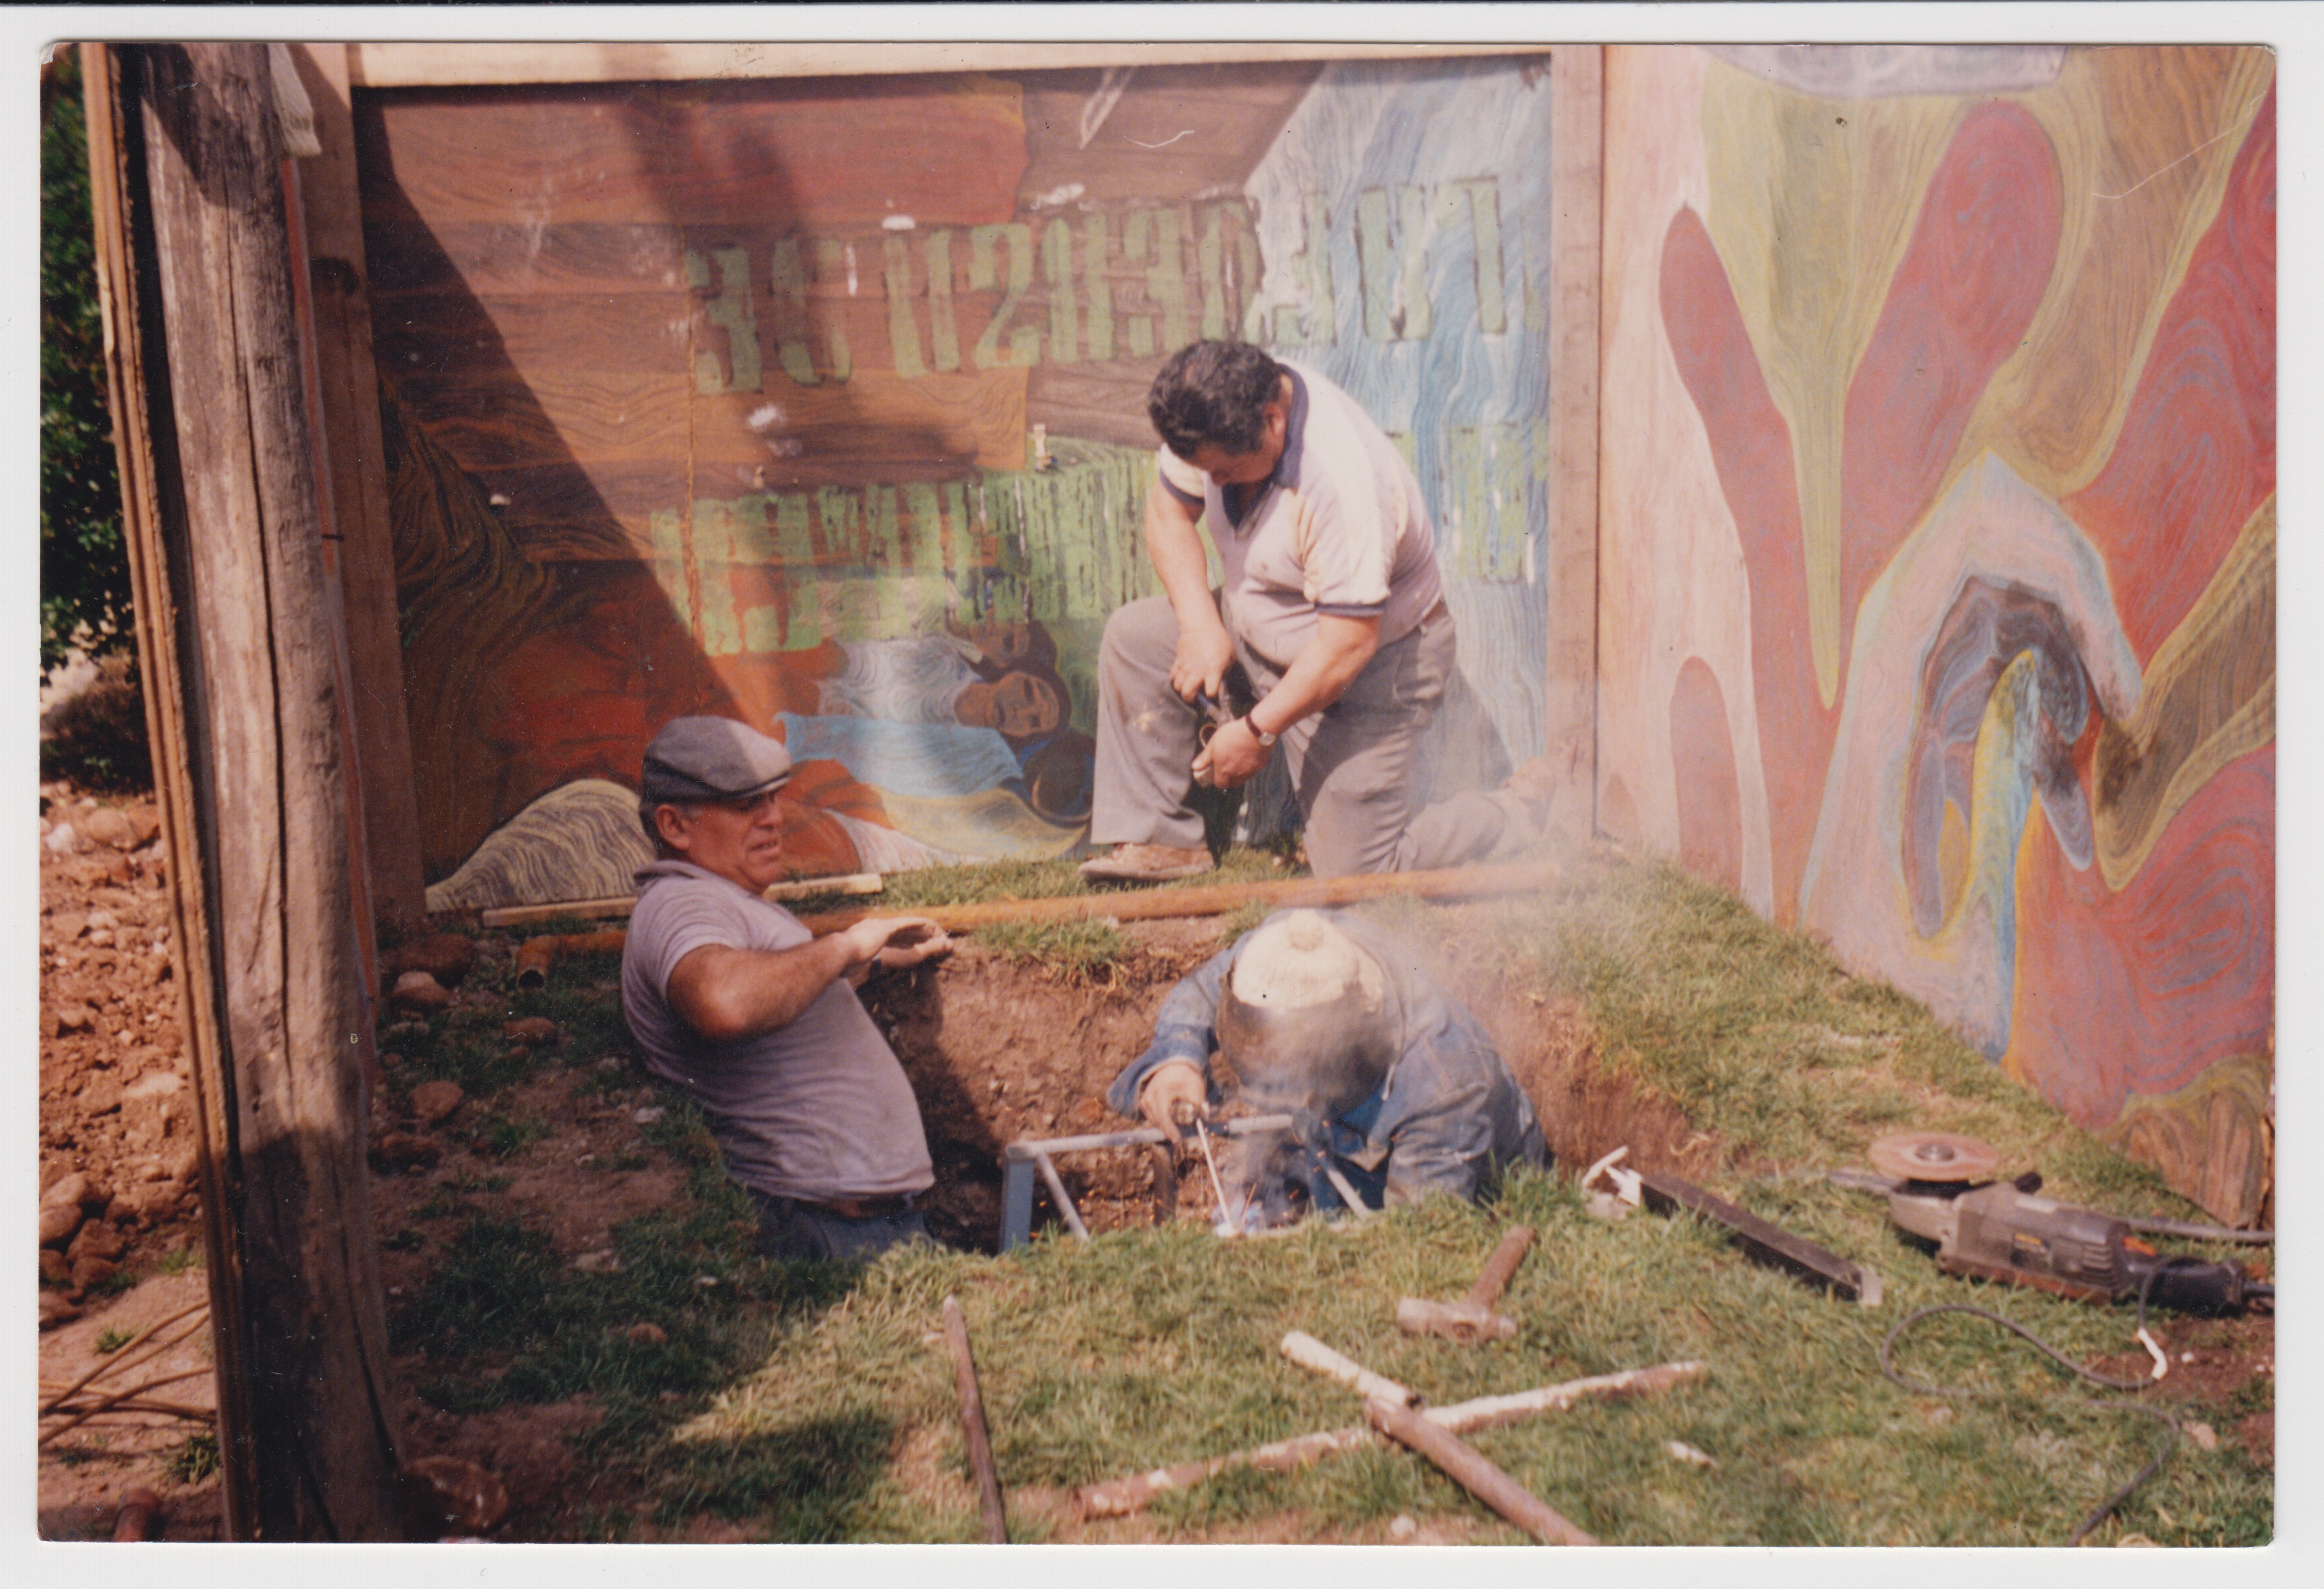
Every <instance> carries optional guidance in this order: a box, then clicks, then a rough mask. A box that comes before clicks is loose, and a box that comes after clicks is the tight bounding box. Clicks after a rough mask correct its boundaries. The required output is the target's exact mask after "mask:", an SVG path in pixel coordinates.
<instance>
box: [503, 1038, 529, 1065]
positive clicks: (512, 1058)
mask: <svg viewBox="0 0 2324 1589" xmlns="http://www.w3.org/2000/svg"><path fill="white" fill-rule="evenodd" d="M501 1058H502V1059H503V1061H505V1062H506V1063H508V1064H510V1065H522V1064H523V1063H524V1062H525V1061H526V1060H528V1059H530V1058H532V1050H531V1049H528V1048H526V1047H525V1046H524V1045H523V1044H522V1043H519V1044H518V1045H517V1046H516V1047H515V1048H513V1049H510V1050H509V1051H508V1052H507V1053H505V1054H503V1055H502V1056H501Z"/></svg>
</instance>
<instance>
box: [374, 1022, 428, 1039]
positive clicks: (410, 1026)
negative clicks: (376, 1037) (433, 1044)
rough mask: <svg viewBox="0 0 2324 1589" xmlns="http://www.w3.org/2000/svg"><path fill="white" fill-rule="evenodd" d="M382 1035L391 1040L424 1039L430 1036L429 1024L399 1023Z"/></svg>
mask: <svg viewBox="0 0 2324 1589" xmlns="http://www.w3.org/2000/svg"><path fill="white" fill-rule="evenodd" d="M380 1035H381V1036H383V1037H391V1038H424V1037H426V1036H427V1035H428V1023H427V1022H426V1021H397V1022H396V1023H395V1024H394V1025H392V1026H391V1027H389V1028H388V1029H387V1030H385V1031H384V1032H383V1033H381V1034H380Z"/></svg>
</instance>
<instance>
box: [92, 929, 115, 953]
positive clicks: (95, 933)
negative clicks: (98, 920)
mask: <svg viewBox="0 0 2324 1589" xmlns="http://www.w3.org/2000/svg"><path fill="white" fill-rule="evenodd" d="M88 947H90V948H92V949H109V948H111V947H113V929H112V928H109V927H92V928H89V929H88Z"/></svg>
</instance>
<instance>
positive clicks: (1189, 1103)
mask: <svg viewBox="0 0 2324 1589" xmlns="http://www.w3.org/2000/svg"><path fill="white" fill-rule="evenodd" d="M1138 1113H1140V1114H1142V1115H1144V1116H1145V1117H1146V1123H1147V1124H1148V1125H1150V1126H1152V1127H1154V1128H1155V1129H1156V1130H1157V1131H1158V1132H1161V1133H1162V1134H1163V1135H1164V1136H1166V1137H1167V1138H1169V1139H1170V1141H1171V1144H1172V1145H1173V1146H1174V1147H1176V1146H1183V1145H1184V1144H1185V1140H1186V1139H1185V1137H1184V1136H1183V1135H1181V1134H1180V1132H1179V1127H1180V1125H1181V1124H1182V1123H1183V1124H1191V1123H1192V1122H1194V1120H1196V1119H1197V1118H1200V1117H1203V1116H1205V1115H1207V1114H1209V1113H1210V1089H1209V1087H1208V1086H1206V1085H1205V1084H1204V1082H1203V1069H1202V1067H1201V1066H1199V1065H1196V1064H1195V1063H1194V1061H1193V1060H1191V1059H1170V1060H1166V1061H1164V1062H1163V1063H1162V1064H1160V1065H1157V1066H1156V1067H1154V1069H1153V1070H1152V1071H1151V1072H1149V1073H1148V1076H1147V1077H1146V1081H1145V1085H1144V1086H1140V1087H1139V1089H1138Z"/></svg>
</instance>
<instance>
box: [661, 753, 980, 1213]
mask: <svg viewBox="0 0 2324 1589" xmlns="http://www.w3.org/2000/svg"><path fill="white" fill-rule="evenodd" d="M790 771H791V761H790V754H789V753H788V751H786V750H785V749H784V747H783V745H782V744H781V742H779V741H778V740H773V739H770V738H768V737H767V736H766V735H765V734H760V733H758V732H756V731H754V730H752V729H751V728H747V727H745V726H744V725H742V724H740V723H736V722H733V721H732V720H730V719H728V718H724V717H678V718H675V719H673V720H672V721H670V722H669V724H667V725H664V726H663V728H662V730H661V732H660V733H659V734H655V735H654V739H653V743H652V744H650V745H648V746H647V747H646V753H645V775H644V778H643V779H642V780H641V792H640V796H639V800H638V810H639V816H640V817H641V818H642V819H643V821H644V823H645V828H646V832H647V834H648V835H649V836H651V838H652V839H653V841H654V848H655V852H656V854H657V855H658V857H659V858H658V859H657V860H655V862H654V863H653V864H651V865H650V866H647V867H645V868H643V869H642V870H641V871H640V872H639V873H638V874H637V880H638V903H637V909H636V910H635V911H633V912H632V915H631V917H630V931H629V940H628V943H627V944H626V946H625V947H623V949H622V1013H623V1014H624V1015H626V1016H627V1017H628V1018H629V1023H630V1030H631V1031H632V1032H633V1033H634V1034H635V1035H636V1037H637V1039H638V1045H639V1047H641V1049H644V1050H645V1053H646V1058H647V1067H648V1068H649V1069H650V1070H651V1071H652V1072H653V1073H654V1074H655V1075H656V1076H660V1077H661V1078H663V1079H664V1080H666V1081H669V1082H671V1083H674V1084H675V1085H677V1086H681V1087H683V1088H685V1089H686V1090H687V1092H688V1093H690V1094H692V1095H694V1096H695V1098H696V1099H697V1100H699V1101H700V1103H701V1104H702V1106H703V1108H704V1110H705V1112H706V1113H708V1115H709V1117H710V1129H711V1132H712V1134H714V1135H715V1137H716V1138H717V1139H718V1145H719V1148H720V1150H722V1151H723V1152H724V1156H725V1159H726V1170H727V1173H728V1174H730V1175H732V1176H733V1178H735V1180H737V1181H738V1182H740V1183H741V1184H742V1188H743V1190H745V1191H746V1192H748V1193H749V1194H750V1195H751V1199H752V1202H753V1203H755V1204H756V1205H757V1206H758V1208H759V1250H760V1252H761V1253H763V1254H764V1255H766V1256H768V1257H770V1258H824V1259H855V1258H870V1257H873V1256H876V1255H877V1254H878V1253H880V1252H882V1251H883V1250H885V1249H886V1248H888V1247H890V1246H892V1245H894V1244H895V1243H898V1242H902V1241H907V1240H910V1239H912V1238H914V1237H919V1238H922V1239H925V1238H926V1237H927V1227H926V1225H925V1224H924V1223H923V1222H922V1218H921V1215H920V1211H919V1209H918V1198H919V1195H920V1194H921V1193H922V1192H925V1191H926V1190H927V1188H928V1187H931V1186H933V1185H934V1184H935V1180H936V1178H935V1174H934V1169H933V1167H932V1166H931V1164H930V1163H929V1160H928V1144H927V1136H926V1135H925V1134H924V1133H923V1132H922V1131H921V1128H920V1112H919V1106H918V1104H916V1103H915V1102H914V1100H913V1097H912V1089H911V1085H910V1084H909V1083H908V1082H907V1081H906V1080H905V1078H904V1069H903V1067H902V1066H901V1065H899V1063H897V1060H896V1056H895V1052H894V1050H892V1049H890V1048H889V1047H888V1043H887V1040H886V1039H884V1038H882V1037H881V1035H880V1029H879V1028H878V1027H876V1026H874V1025H872V1024H871V1017H870V1016H869V1015H867V1014H865V1013H864V1012H863V1006H862V1003H861V1002H858V1000H857V999H856V996H855V990H856V988H857V987H858V986H860V985H861V984H862V982H863V980H864V978H865V977H866V976H868V975H871V971H872V970H873V969H874V968H875V967H879V968H883V969H897V968H901V967H904V966H910V965H919V964H921V963H922V962H923V961H926V960H930V959H934V958H936V957H937V956H942V955H945V954H948V953H949V952H950V951H951V948H952V945H951V942H950V940H949V939H947V938H945V933H944V929H943V928H939V927H938V926H937V925H936V923H935V922H933V921H930V920H927V919H926V918H924V917H918V916H891V917H881V918H873V919H870V920H865V921H859V922H857V923H856V924H855V925H854V926H853V927H851V928H848V929H847V930H846V931H844V932H836V933H833V934H832V935H831V936H830V937H828V938H815V937H813V936H811V935H810V934H809V933H808V931H807V928H805V927H803V926H801V925H800V923H799V920H798V918H797V917H796V916H793V915H792V914H791V913H790V912H789V911H788V910H784V909H783V908H782V907H781V906H779V905H776V904H771V903H770V902H768V901H766V900H765V899H764V898H762V897H761V896H762V894H763V893H764V891H765V890H766V887H767V885H768V884H770V883H771V882H775V881H776V880H777V879H778V878H779V877H780V876H781V875H782V854H783V840H782V827H783V823H782V813H781V811H780V809H779V798H780V797H779V792H778V791H779V790H781V788H782V786H783V784H784V782H785V781H787V780H788V778H789V777H790Z"/></svg>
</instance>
